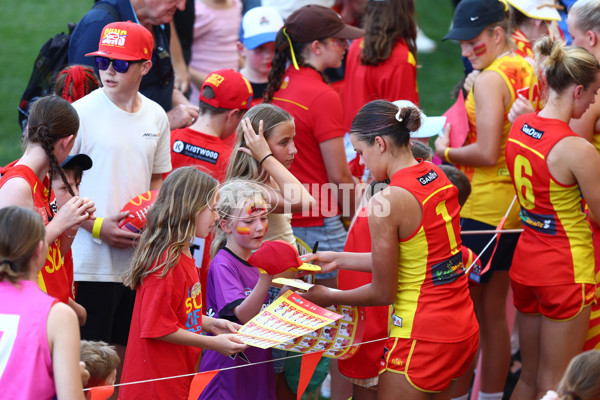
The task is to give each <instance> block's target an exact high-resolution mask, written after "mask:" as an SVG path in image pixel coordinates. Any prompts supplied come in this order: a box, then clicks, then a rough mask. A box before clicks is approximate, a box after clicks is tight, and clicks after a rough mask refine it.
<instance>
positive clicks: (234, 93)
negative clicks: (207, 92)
mask: <svg viewBox="0 0 600 400" xmlns="http://www.w3.org/2000/svg"><path fill="white" fill-rule="evenodd" d="M207 86H208V87H210V88H212V90H213V92H214V93H215V97H214V98H212V99H208V98H206V97H204V96H202V93H203V91H204V88H205V87H207ZM253 95H254V92H253V91H252V85H250V82H248V79H246V78H245V77H244V75H242V74H240V73H239V72H236V71H234V70H232V69H220V70H218V71H214V72H211V73H210V74H209V75H208V76H207V77H206V79H205V80H204V83H202V87H201V88H200V101H201V102H203V103H206V104H210V105H211V106H213V107H216V108H224V109H226V110H235V109H240V110H247V109H249V108H250V102H251V101H252V96H253Z"/></svg>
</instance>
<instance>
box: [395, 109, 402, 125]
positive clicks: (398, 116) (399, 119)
mask: <svg viewBox="0 0 600 400" xmlns="http://www.w3.org/2000/svg"><path fill="white" fill-rule="evenodd" d="M401 112H402V109H401V108H398V112H397V113H396V121H398V122H402V117H401V116H400V113H401Z"/></svg>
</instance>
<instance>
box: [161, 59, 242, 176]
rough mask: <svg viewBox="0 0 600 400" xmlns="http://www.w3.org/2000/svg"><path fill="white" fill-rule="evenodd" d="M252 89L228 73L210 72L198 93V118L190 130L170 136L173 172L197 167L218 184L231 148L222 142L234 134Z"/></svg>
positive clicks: (236, 76)
mask: <svg viewBox="0 0 600 400" xmlns="http://www.w3.org/2000/svg"><path fill="white" fill-rule="evenodd" d="M252 93H253V92H252V87H251V86H250V82H248V80H247V79H246V78H244V76H243V75H242V74H240V73H239V72H236V71H234V70H232V69H221V70H218V71H214V72H211V73H210V74H209V75H208V76H207V77H206V79H205V80H204V83H203V84H202V86H201V89H200V114H199V115H198V120H197V121H196V122H194V124H192V126H190V127H188V128H183V129H176V130H174V131H172V132H171V163H172V164H173V169H175V168H179V167H183V166H187V165H198V166H200V167H201V169H202V170H203V171H204V172H206V173H208V174H209V175H211V176H213V177H214V178H215V179H217V180H218V181H219V182H223V180H224V179H225V172H227V164H228V163H229V157H230V156H231V151H232V150H233V148H232V147H231V145H229V144H228V143H226V142H225V141H224V139H226V138H228V137H229V136H230V135H231V134H232V133H233V132H235V130H236V128H237V126H238V124H239V123H240V121H241V120H242V117H243V116H244V114H245V112H246V111H248V108H250V102H251V101H252Z"/></svg>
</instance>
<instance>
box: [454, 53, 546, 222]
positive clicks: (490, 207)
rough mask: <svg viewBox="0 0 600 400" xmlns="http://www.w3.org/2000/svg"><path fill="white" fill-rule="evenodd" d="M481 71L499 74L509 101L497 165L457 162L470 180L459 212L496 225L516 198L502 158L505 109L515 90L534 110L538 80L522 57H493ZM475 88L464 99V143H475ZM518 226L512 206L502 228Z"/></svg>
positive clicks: (536, 100)
mask: <svg viewBox="0 0 600 400" xmlns="http://www.w3.org/2000/svg"><path fill="white" fill-rule="evenodd" d="M484 71H494V72H496V73H497V74H498V75H500V77H502V79H503V80H504V82H505V83H506V86H507V87H508V90H509V92H510V103H509V104H508V106H507V107H506V108H505V109H504V124H503V127H502V141H501V145H500V155H499V156H498V160H497V161H496V164H494V165H492V166H488V167H471V166H464V165H456V167H457V168H459V169H460V170H462V171H463V172H464V173H465V174H466V175H467V177H468V178H469V180H470V181H471V196H469V199H468V200H467V202H466V203H465V204H464V206H463V208H462V210H461V213H460V215H461V217H463V218H469V219H473V220H475V221H479V222H483V223H486V224H488V225H493V226H497V225H498V223H499V222H500V219H501V218H502V217H504V215H505V214H506V211H507V210H508V207H509V206H510V203H511V202H512V200H513V198H514V197H515V192H514V189H513V187H512V183H511V181H510V176H509V174H508V169H507V168H506V161H505V160H504V148H505V146H506V139H507V138H508V133H509V132H510V127H511V125H512V124H511V123H510V121H509V120H508V112H509V111H510V108H511V106H512V104H513V103H514V101H515V99H516V97H517V94H518V93H521V94H523V95H524V96H525V97H527V98H528V99H529V100H530V101H531V102H532V104H533V106H534V109H536V110H537V107H538V103H539V101H538V99H535V98H534V97H533V96H534V95H536V93H537V96H539V91H538V89H537V88H538V80H537V76H536V74H535V71H534V69H533V67H532V66H531V64H529V63H528V62H527V60H525V59H524V58H523V57H521V56H518V55H514V56H511V55H504V56H503V57H500V58H498V59H496V60H494V62H493V63H492V64H491V65H490V66H489V67H487V68H486V69H485V70H484ZM474 89H475V90H476V89H477V84H475V85H474V86H473V88H472V89H471V91H470V92H469V94H468V96H467V99H466V101H465V107H466V109H467V116H468V119H469V133H468V134H467V140H466V141H465V145H468V144H471V143H475V142H477V126H476V119H475V96H474V95H473V90H474ZM481 90H484V89H481ZM490 95H493V94H490ZM484 134H485V133H484ZM520 225H521V224H520V222H519V211H518V208H517V207H515V206H514V205H513V208H512V209H511V212H510V214H509V215H508V218H507V219H506V223H505V224H504V227H505V228H506V229H515V228H520Z"/></svg>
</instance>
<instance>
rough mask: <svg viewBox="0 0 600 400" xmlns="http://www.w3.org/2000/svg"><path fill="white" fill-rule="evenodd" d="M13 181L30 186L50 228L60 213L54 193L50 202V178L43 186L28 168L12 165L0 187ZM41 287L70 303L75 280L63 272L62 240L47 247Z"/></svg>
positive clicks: (37, 209)
mask: <svg viewBox="0 0 600 400" xmlns="http://www.w3.org/2000/svg"><path fill="white" fill-rule="evenodd" d="M13 164H14V163H13ZM12 178H22V179H24V180H25V181H27V183H29V186H30V187H31V196H32V197H33V207H34V210H35V211H36V212H37V213H38V214H39V215H40V216H41V217H42V220H43V221H44V225H48V223H49V222H50V221H51V220H52V218H54V215H55V214H56V212H57V211H58V209H57V207H56V200H55V199H54V193H52V192H51V194H50V201H49V200H48V187H49V186H50V184H49V180H48V178H47V177H46V178H44V182H42V181H40V180H39V178H38V177H37V175H36V174H35V172H33V170H32V169H31V168H29V167H28V166H26V165H12V166H7V167H6V168H5V169H3V175H2V178H1V179H0V187H2V186H4V184H5V183H6V182H7V181H8V180H9V179H12ZM38 285H39V286H40V288H41V289H42V290H43V291H44V292H46V293H48V294H49V295H50V296H52V297H56V298H57V299H58V300H60V301H61V302H63V303H68V301H69V297H70V294H71V286H72V280H69V276H68V271H67V269H66V268H63V260H62V255H61V253H60V239H56V240H55V241H54V242H53V243H48V256H47V258H46V263H45V264H44V267H43V268H42V270H41V272H40V273H39V274H38Z"/></svg>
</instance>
